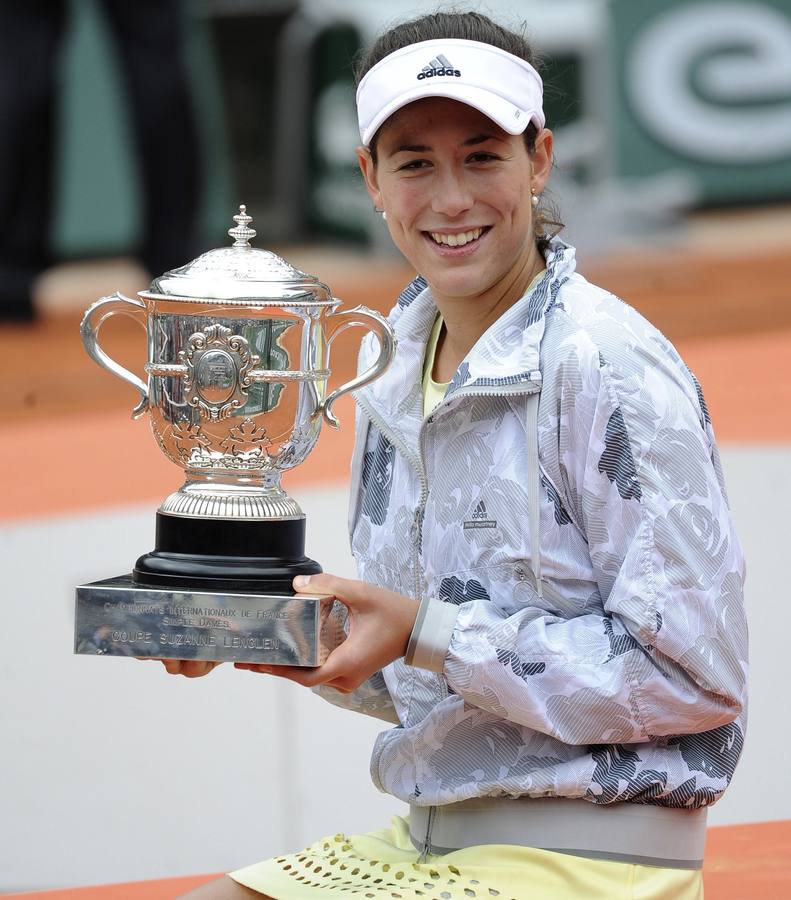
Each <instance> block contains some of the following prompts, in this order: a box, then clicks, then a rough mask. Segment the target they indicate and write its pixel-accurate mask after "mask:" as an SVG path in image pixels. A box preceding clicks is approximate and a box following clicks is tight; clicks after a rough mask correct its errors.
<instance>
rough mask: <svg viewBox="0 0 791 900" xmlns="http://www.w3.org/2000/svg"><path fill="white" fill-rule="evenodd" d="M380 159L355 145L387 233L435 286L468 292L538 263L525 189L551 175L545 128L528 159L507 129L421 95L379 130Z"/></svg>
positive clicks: (441, 291) (446, 292) (443, 291)
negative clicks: (385, 214)
mask: <svg viewBox="0 0 791 900" xmlns="http://www.w3.org/2000/svg"><path fill="white" fill-rule="evenodd" d="M376 152H377V164H376V165H374V163H373V159H372V158H371V154H370V152H369V151H368V150H367V149H365V148H360V149H359V150H358V159H359V162H360V168H361V170H362V173H363V177H364V178H365V182H366V186H367V188H368V193H369V194H370V197H371V199H372V200H373V202H374V204H375V205H376V206H378V207H380V208H383V209H384V210H385V211H386V213H387V226H388V228H389V229H390V234H391V235H392V238H393V241H394V242H395V244H396V246H397V247H398V249H399V250H400V251H401V252H402V253H403V254H404V256H405V257H406V258H407V259H408V260H409V262H410V263H411V264H412V265H413V266H414V268H415V269H416V270H417V271H418V272H419V273H420V274H421V275H423V276H424V277H425V278H426V280H427V281H428V283H429V284H430V285H431V287H432V289H433V290H434V292H435V293H436V294H438V295H440V296H446V297H458V298H462V297H474V296H478V295H481V294H483V293H485V292H486V291H489V290H490V289H492V288H495V287H496V286H497V285H498V284H503V285H504V286H506V287H507V286H509V285H510V283H511V282H512V281H513V280H518V279H519V276H520V274H523V273H524V274H526V273H527V272H528V271H529V270H530V268H531V265H532V264H533V263H534V262H535V259H536V258H537V257H536V253H537V251H536V249H535V236H534V232H533V207H532V204H531V196H532V194H531V188H532V189H534V190H535V192H536V193H537V194H540V193H541V191H542V190H543V188H544V184H545V183H546V180H547V178H548V176H549V169H550V166H551V160H552V135H551V132H549V131H547V130H546V129H545V130H544V131H542V132H541V133H540V134H539V136H538V139H537V141H536V153H535V154H534V155H533V156H532V157H531V156H530V155H529V154H528V152H527V148H526V147H525V142H524V137H523V136H522V135H521V134H518V135H510V134H508V133H506V132H505V131H503V130H502V129H501V128H500V127H499V126H497V125H495V123H494V122H493V121H492V120H491V119H489V118H488V117H487V116H485V115H484V114H483V113H481V112H479V111H478V110H476V109H474V108H473V107H471V106H467V105H466V104H463V103H459V102H457V101H455V100H448V99H445V98H441V97H429V98H426V99H423V100H418V101H416V102H414V103H411V104H409V105H408V106H405V107H403V108H402V109H400V110H398V111H397V112H396V113H394V114H393V115H392V116H391V117H390V118H389V119H388V120H387V121H386V122H385V124H384V125H383V126H382V128H381V129H380V130H379V134H378V139H377V143H376Z"/></svg>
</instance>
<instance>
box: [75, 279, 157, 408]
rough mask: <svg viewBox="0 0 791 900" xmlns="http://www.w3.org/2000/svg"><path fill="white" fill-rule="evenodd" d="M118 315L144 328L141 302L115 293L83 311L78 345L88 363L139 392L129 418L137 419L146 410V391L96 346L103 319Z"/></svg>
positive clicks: (137, 380) (144, 386) (125, 370)
mask: <svg viewBox="0 0 791 900" xmlns="http://www.w3.org/2000/svg"><path fill="white" fill-rule="evenodd" d="M118 313H122V314H124V315H128V316H132V318H133V319H137V320H138V321H140V322H141V324H142V325H143V327H144V328H145V315H146V305H145V303H143V301H142V300H133V299H131V298H130V297H124V295H123V294H119V293H118V292H117V291H116V293H115V294H111V295H110V296H109V297H102V298H101V300H97V301H96V303H93V304H91V305H90V306H89V307H88V309H86V310H85V315H84V316H83V317H82V322H81V323H80V334H81V335H82V343H83V345H84V346H85V349H86V350H87V351H88V355H89V356H90V357H91V359H93V360H95V361H96V362H97V363H99V365H100V366H103V367H104V368H105V369H107V371H108V372H112V373H113V375H117V376H118V377H119V378H122V379H123V380H124V381H126V382H128V383H129V384H131V385H132V387H133V388H135V389H136V390H138V391H139V392H140V402H139V403H138V404H137V406H136V407H135V408H134V409H133V410H132V418H133V419H139V418H140V416H142V415H143V413H144V412H145V411H146V410H147V409H148V387H147V386H146V384H145V382H143V381H141V380H140V379H139V378H138V377H137V375H135V374H134V373H133V372H130V371H129V370H128V369H125V368H124V367H123V366H122V365H120V364H119V363H117V362H116V361H115V360H114V359H110V357H109V356H108V355H107V354H106V353H105V352H104V350H102V348H101V347H100V346H99V329H100V328H101V327H102V325H103V324H104V321H105V319H109V318H110V316H114V315H116V314H118Z"/></svg>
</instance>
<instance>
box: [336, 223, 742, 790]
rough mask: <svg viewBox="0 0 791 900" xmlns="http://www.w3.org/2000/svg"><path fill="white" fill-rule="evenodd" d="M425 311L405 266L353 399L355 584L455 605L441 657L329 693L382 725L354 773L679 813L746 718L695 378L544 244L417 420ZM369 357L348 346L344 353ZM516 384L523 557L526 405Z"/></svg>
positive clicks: (726, 557) (708, 441)
mask: <svg viewBox="0 0 791 900" xmlns="http://www.w3.org/2000/svg"><path fill="white" fill-rule="evenodd" d="M435 316H436V307H435V304H434V301H433V299H432V297H431V293H430V291H429V290H428V288H427V286H426V283H425V281H424V280H423V279H422V278H420V277H418V278H417V279H415V280H414V281H413V282H412V283H411V284H410V285H409V286H408V287H407V288H406V290H405V291H404V292H403V294H402V295H401V297H400V298H399V300H398V303H397V305H396V307H395V308H394V309H393V311H392V313H391V315H390V321H391V322H392V324H393V326H394V328H395V330H396V335H397V338H398V351H397V353H396V357H395V360H394V362H393V363H392V365H391V366H390V368H389V369H388V371H387V372H386V373H385V375H384V376H382V377H381V378H380V379H379V380H377V381H375V382H374V383H372V384H371V385H370V386H368V387H366V388H364V389H362V390H361V391H359V392H358V394H357V400H358V415H357V444H356V448H355V454H354V458H353V462H352V489H351V502H350V535H351V542H352V550H353V553H354V556H355V559H356V562H357V566H358V571H359V576H360V578H361V579H363V580H366V581H370V582H374V583H376V584H380V585H383V586H385V587H387V588H390V589H392V590H395V591H398V592H400V593H404V594H408V595H411V596H417V597H419V598H420V599H424V598H430V602H432V603H442V604H453V605H455V607H457V610H456V613H457V615H456V617H455V622H454V621H453V620H451V622H452V629H451V630H450V631H449V634H448V638H449V639H448V641H447V650H446V653H445V657H444V665H443V669H442V671H441V672H432V671H427V670H425V669H420V668H416V667H412V666H408V665H406V664H405V662H404V660H398V661H396V662H395V663H393V664H391V665H389V666H388V667H387V668H386V669H384V670H383V671H382V672H380V673H377V675H375V676H374V677H373V678H371V679H370V680H369V681H368V682H366V683H365V684H364V685H362V686H361V688H359V689H358V690H357V691H355V692H354V693H352V694H348V695H343V694H340V693H338V692H336V691H333V690H331V689H320V691H319V692H320V693H321V694H322V695H323V696H324V697H326V698H327V699H329V700H330V701H331V702H333V703H336V704H338V705H340V706H344V707H347V708H352V709H356V710H358V711H360V712H364V713H368V714H371V715H375V716H378V717H380V718H383V719H386V720H389V721H391V722H393V723H394V724H396V725H397V727H394V728H392V729H390V730H388V731H385V732H384V733H382V734H381V735H380V736H379V738H378V740H377V742H376V745H375V748H374V752H373V757H372V761H371V774H372V777H373V780H374V782H375V784H376V785H377V786H378V787H379V789H380V790H382V791H386V792H389V793H391V794H393V795H394V796H396V797H398V798H400V799H401V800H403V801H405V802H407V803H413V804H418V805H437V804H446V803H451V802H454V801H458V800H465V799H468V798H471V797H477V796H512V797H516V796H523V795H529V796H535V797H540V796H547V795H551V796H562V797H576V798H584V799H586V800H589V801H592V802H594V803H612V802H617V801H629V802H634V803H650V804H659V805H664V806H674V807H690V808H694V807H700V806H705V805H707V804H711V803H713V802H714V801H715V800H717V799H718V798H719V797H720V795H721V794H722V792H723V791H724V789H725V788H726V786H727V785H728V783H729V781H730V778H731V776H732V774H733V771H734V767H735V765H736V762H737V760H738V757H739V754H740V752H741V749H742V745H743V738H744V730H745V723H746V670H747V627H746V622H745V615H744V609H743V597H742V585H743V580H744V562H743V557H742V551H741V547H740V544H739V540H738V538H737V536H736V534H735V533H734V529H733V524H732V522H731V517H730V513H729V510H728V502H727V498H726V494H725V487H724V484H723V479H722V473H721V469H720V464H719V457H718V453H717V449H716V446H715V442H714V435H713V432H712V427H711V422H710V419H709V415H708V412H707V409H706V405H705V402H704V400H703V396H702V394H701V391H700V388H699V386H698V383H697V381H696V380H695V377H694V376H693V375H692V373H691V372H690V371H689V369H688V368H687V367H686V366H685V364H684V363H683V361H682V360H681V358H680V357H679V355H678V354H677V352H676V351H675V349H674V348H673V346H672V345H671V344H670V343H669V341H667V339H666V338H665V337H663V335H662V334H660V333H659V332H658V331H657V330H656V329H655V328H654V327H653V326H652V325H651V324H650V323H648V322H647V321H646V320H645V319H644V318H642V316H640V315H639V314H638V313H637V312H636V311H635V310H633V309H632V308H630V307H629V306H627V305H626V304H624V303H623V302H622V301H621V300H619V299H618V298H616V297H614V296H613V295H611V294H609V293H608V292H606V291H604V290H602V289H600V288H598V287H595V286H594V285H591V284H589V283H588V282H587V281H586V280H585V279H584V278H583V277H582V276H581V275H579V274H577V273H576V272H575V262H574V250H573V248H571V247H570V246H568V245H566V244H564V243H563V242H561V241H559V240H557V239H555V240H554V241H553V244H552V246H551V248H550V251H549V253H548V255H547V271H546V273H545V275H544V276H543V278H542V279H541V280H540V281H539V282H538V284H537V285H536V286H535V287H534V288H533V290H532V291H531V292H529V293H528V294H527V295H526V296H524V297H523V298H522V299H521V300H520V301H519V302H517V303H516V304H515V305H514V306H513V307H511V308H510V309H509V310H508V311H507V312H506V313H505V314H504V315H503V316H502V317H501V318H500V319H498V321H497V322H495V324H494V325H492V327H491V328H490V329H489V330H488V331H487V332H486V333H485V334H484V335H483V336H482V337H481V338H480V340H479V341H478V343H477V344H476V345H475V347H473V349H472V350H471V351H470V353H469V355H468V357H467V358H466V359H465V360H464V362H463V363H462V364H461V366H460V367H459V369H458V371H457V373H456V376H455V378H454V379H453V381H452V383H451V385H450V387H449V389H448V391H447V394H446V396H445V399H444V401H443V402H442V404H441V405H440V406H439V407H438V408H437V409H436V410H435V411H434V412H433V414H432V415H430V416H429V417H428V418H426V419H424V418H423V415H422V391H421V376H422V368H423V358H424V352H425V345H426V341H427V338H428V336H429V333H430V330H431V327H432V324H433V322H434V319H435ZM374 352H375V346H374V344H373V342H372V340H368V341H366V343H364V345H363V350H362V352H361V366H363V367H365V366H367V365H368V360H369V358H370V357H371V356H372V354H373V353H374ZM538 390H540V398H539V405H538V451H539V453H538V457H539V464H540V485H541V489H540V538H539V542H540V559H541V573H542V579H541V580H542V585H543V588H544V590H543V592H542V593H543V595H542V596H539V593H538V591H537V590H536V583H535V579H534V578H533V577H532V569H533V566H532V565H531V562H532V561H531V559H530V552H531V550H530V548H531V541H530V535H529V516H528V489H527V485H528V439H527V432H526V428H527V417H526V398H527V397H528V396H529V395H530V394H532V393H534V392H536V391H538Z"/></svg>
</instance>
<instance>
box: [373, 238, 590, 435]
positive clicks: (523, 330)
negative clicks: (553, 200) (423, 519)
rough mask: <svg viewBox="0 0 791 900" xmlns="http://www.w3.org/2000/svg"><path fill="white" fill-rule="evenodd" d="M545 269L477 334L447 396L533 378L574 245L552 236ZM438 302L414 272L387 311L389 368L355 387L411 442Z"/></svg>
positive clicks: (418, 419)
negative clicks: (392, 347) (392, 349)
mask: <svg viewBox="0 0 791 900" xmlns="http://www.w3.org/2000/svg"><path fill="white" fill-rule="evenodd" d="M546 265H547V270H546V272H545V273H544V275H543V276H542V278H541V279H540V280H539V281H538V283H537V284H536V285H535V286H534V287H533V289H532V290H531V291H529V292H528V293H527V294H525V295H524V297H522V298H521V299H520V300H518V301H517V302H516V303H515V304H514V305H513V306H512V307H511V308H510V309H508V310H506V312H505V313H503V315H502V316H500V318H499V319H498V320H497V321H496V322H494V323H493V324H492V326H491V327H490V328H489V329H488V330H487V331H486V332H484V334H482V335H481V337H480V338H479V340H478V341H477V343H476V344H475V346H474V347H473V348H472V349H471V350H470V352H469V353H468V354H467V356H466V357H465V358H464V360H463V361H462V363H461V365H460V366H459V368H458V370H457V372H456V374H455V376H454V378H453V381H452V382H451V385H450V387H449V388H448V392H447V394H446V398H450V397H452V396H453V394H455V393H457V392H458V391H460V390H462V389H465V390H466V389H470V390H475V389H478V388H486V389H487V390H491V389H492V388H494V389H496V388H497V387H502V388H503V389H504V390H508V389H509V388H512V387H513V386H514V385H516V384H519V383H523V382H526V381H531V380H536V378H537V377H538V376H537V373H538V370H539V350H540V346H541V339H542V337H543V335H544V323H545V317H546V314H547V312H548V311H549V310H550V309H551V308H552V306H553V305H554V303H555V299H556V297H557V294H558V291H559V290H560V288H561V286H562V285H563V283H564V282H565V281H567V280H568V278H569V276H570V275H571V274H572V273H573V272H574V268H575V265H576V263H575V253H574V248H573V247H571V246H569V245H568V244H565V243H563V242H562V241H560V240H558V239H557V238H555V239H554V240H553V241H552V243H551V245H550V248H549V250H548V252H547V258H546ZM436 316H437V306H436V303H435V302H434V298H433V296H432V294H431V290H430V288H429V287H428V285H427V283H426V281H425V279H423V278H422V276H418V277H417V278H416V279H415V280H414V281H412V282H411V283H410V284H409V285H408V286H407V288H406V289H405V290H404V291H403V293H402V294H401V296H400V297H399V299H398V303H397V304H396V306H395V307H394V309H393V311H392V312H391V313H390V316H389V320H390V324H391V325H393V328H394V330H395V333H396V339H397V341H398V350H397V352H396V354H395V357H394V359H393V362H392V363H391V364H390V366H389V368H388V369H387V371H386V372H385V373H384V375H382V376H381V377H380V378H378V379H377V380H376V381H374V382H372V383H371V384H370V385H368V386H367V387H365V388H362V389H361V390H360V391H358V392H356V397H357V399H358V400H359V401H360V402H361V403H362V405H363V406H364V407H367V408H369V409H370V410H371V411H373V412H374V413H375V414H376V415H377V417H378V418H380V419H382V420H383V421H384V422H385V423H387V424H388V427H389V429H390V430H392V431H395V432H401V437H402V439H403V440H404V441H405V442H407V443H408V444H410V445H413V446H414V445H415V444H416V442H417V435H418V432H419V430H420V425H421V422H422V420H423V392H422V377H423V361H424V357H425V352H426V343H427V341H428V338H429V335H430V333H431V328H432V326H433V324H434V321H435V319H436Z"/></svg>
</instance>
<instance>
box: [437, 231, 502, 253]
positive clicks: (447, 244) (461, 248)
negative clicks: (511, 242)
mask: <svg viewBox="0 0 791 900" xmlns="http://www.w3.org/2000/svg"><path fill="white" fill-rule="evenodd" d="M490 228H491V226H490V225H486V226H483V227H481V228H470V229H469V230H468V231H456V232H453V233H447V232H444V231H426V232H424V234H425V235H426V238H427V240H429V241H430V242H431V243H432V244H434V246H435V247H436V248H437V249H438V250H439V251H440V253H442V255H443V256H446V255H452V256H462V255H466V254H467V253H470V252H472V250H474V249H475V247H476V246H477V244H478V241H479V240H480V239H481V237H482V236H483V235H484V234H486V232H487V231H489V230H490Z"/></svg>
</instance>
